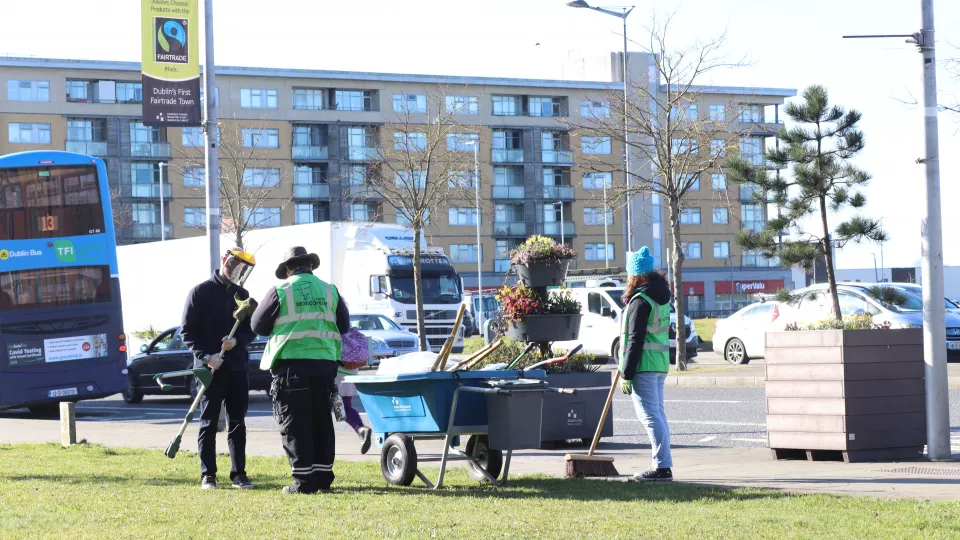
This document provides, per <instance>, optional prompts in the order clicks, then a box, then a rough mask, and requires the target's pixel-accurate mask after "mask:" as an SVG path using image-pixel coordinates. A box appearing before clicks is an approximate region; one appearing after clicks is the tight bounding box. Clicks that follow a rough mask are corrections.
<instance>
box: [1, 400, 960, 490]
mask: <svg viewBox="0 0 960 540" xmlns="http://www.w3.org/2000/svg"><path fill="white" fill-rule="evenodd" d="M196 430H197V428H196V424H194V425H193V426H191V427H190V428H189V429H188V430H187V433H186V435H185V436H184V441H183V446H182V447H181V448H183V449H184V450H190V451H194V452H195V451H196V433H197V431H196ZM175 431H176V427H174V426H172V425H156V424H147V423H118V422H104V421H102V420H101V421H83V420H79V421H78V422H77V433H78V438H80V439H86V440H87V441H88V442H90V443H95V444H103V445H107V446H115V447H130V446H134V447H141V448H152V449H156V450H157V451H162V450H163V449H164V448H166V446H167V443H168V442H169V440H170V438H171V436H172V435H173V434H174V433H175ZM219 437H220V439H219V440H218V446H219V448H222V449H225V448H226V438H225V434H222V433H221V434H219ZM247 439H248V440H247V453H248V454H249V455H261V456H282V455H283V453H282V449H281V447H280V436H279V434H278V433H277V432H276V431H274V430H265V429H248V435H247ZM59 440H60V426H59V422H58V421H56V420H39V419H24V418H0V443H46V442H58V441H59ZM358 442H359V441H358V440H357V438H356V436H355V435H354V434H353V433H352V432H338V433H337V458H338V459H341V460H350V461H377V460H379V459H380V454H379V452H378V451H377V450H376V448H374V449H371V451H370V453H369V454H367V455H366V456H363V455H360V453H359V445H358ZM440 448H441V447H440V445H439V443H438V442H431V441H426V442H418V443H417V450H418V452H419V453H420V454H421V455H424V454H429V453H438V452H439V449H440ZM599 451H600V453H602V454H606V455H613V456H615V458H616V467H617V469H618V470H619V471H620V472H621V473H624V474H629V473H633V472H635V471H639V470H642V469H645V468H647V467H649V464H650V461H649V449H648V448H647V447H637V446H635V445H632V444H631V445H626V444H616V443H610V444H602V445H601V448H600V450H599ZM567 452H574V453H576V452H585V451H584V450H583V449H580V448H574V449H571V450H568V451H567ZM564 453H565V451H563V450H558V451H544V450H529V451H521V452H517V454H516V455H515V456H514V460H513V463H512V464H511V476H513V475H526V474H546V475H552V476H562V475H563V473H564V465H565V464H564V458H563V455H564ZM673 456H674V464H675V468H674V471H675V478H676V480H677V481H680V482H690V483H696V484H701V485H709V486H726V487H754V488H771V489H777V490H784V491H790V492H799V493H831V494H837V495H854V496H870V497H890V498H917V499H928V500H957V499H960V462H950V463H930V462H923V461H918V462H912V463H865V464H844V463H834V462H807V461H775V460H773V459H772V458H771V456H770V451H769V450H766V449H760V448H704V447H695V446H687V447H678V448H674V452H673ZM424 469H425V471H426V474H427V476H428V477H433V478H435V476H436V472H435V471H431V470H429V468H428V467H425V468H424ZM250 472H251V475H253V476H254V478H255V477H256V471H250ZM625 478H626V477H625V476H624V477H621V478H620V479H625Z"/></svg>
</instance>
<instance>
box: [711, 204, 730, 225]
mask: <svg viewBox="0 0 960 540" xmlns="http://www.w3.org/2000/svg"><path fill="white" fill-rule="evenodd" d="M727 223H730V210H729V209H727V208H714V209H713V224H714V225H726V224H727Z"/></svg>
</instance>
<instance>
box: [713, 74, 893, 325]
mask: <svg viewBox="0 0 960 540" xmlns="http://www.w3.org/2000/svg"><path fill="white" fill-rule="evenodd" d="M785 112H786V114H787V116H789V117H790V119H792V120H793V121H794V122H795V123H796V124H797V125H796V126H795V127H793V128H791V129H790V130H787V129H786V128H781V130H780V135H779V137H780V139H781V140H782V142H783V143H784V147H783V148H778V149H773V150H770V151H768V152H767V156H766V158H767V162H769V164H762V165H754V164H751V163H749V162H747V161H746V160H744V159H743V158H741V157H739V156H735V157H732V158H731V159H730V160H729V161H728V163H727V166H728V168H729V170H728V172H727V175H728V176H727V177H728V178H729V179H730V180H731V181H733V182H737V183H741V184H750V185H754V186H756V187H757V188H759V189H758V190H757V192H756V194H755V198H756V200H757V201H758V202H761V203H763V204H766V203H768V202H772V203H773V204H775V205H776V207H777V209H778V216H777V217H775V218H772V219H770V220H769V221H768V222H767V224H766V227H765V228H764V229H763V230H762V231H760V232H754V231H749V230H743V231H741V232H740V234H739V235H738V236H737V243H738V244H740V246H741V247H742V248H743V249H745V250H760V251H761V252H762V253H763V255H764V256H765V257H767V258H773V257H779V258H780V262H781V264H782V265H783V266H784V267H793V266H796V267H802V268H804V269H806V270H810V269H812V268H813V266H814V263H815V261H816V259H817V258H818V257H819V256H821V254H822V255H823V256H824V257H825V258H826V263H827V264H826V266H827V279H828V280H829V284H830V295H831V297H832V301H833V316H834V318H835V319H837V320H840V319H841V318H842V317H841V314H840V302H839V298H838V295H837V280H836V274H835V272H834V261H833V249H832V248H842V247H843V246H845V245H846V244H847V243H848V242H850V241H854V242H861V241H863V240H873V241H875V242H884V241H886V240H887V234H886V233H885V232H883V230H882V229H881V228H880V223H879V222H878V221H877V220H874V219H870V218H866V217H862V216H854V217H851V218H850V219H848V220H846V221H843V222H842V223H840V224H839V225H837V226H836V229H835V230H833V231H831V229H830V220H829V218H830V215H831V214H836V213H839V212H841V211H843V210H844V209H846V208H853V209H862V208H863V207H864V205H865V204H866V202H867V199H866V197H865V196H864V194H863V192H862V191H861V190H862V189H863V188H865V187H866V186H867V184H868V183H869V181H870V175H869V174H868V173H867V172H866V171H863V170H861V169H859V168H857V167H856V166H854V165H853V164H852V163H851V160H852V159H853V158H854V157H855V156H856V155H857V154H859V153H860V152H861V151H862V150H863V147H864V137H863V132H862V131H860V130H859V129H858V128H857V123H858V122H859V121H860V117H861V115H860V112H859V111H856V110H853V109H851V110H849V111H847V110H844V108H843V107H841V106H839V105H831V104H830V100H829V97H828V95H827V90H826V88H824V87H823V86H819V85H813V86H810V87H809V88H807V89H806V90H804V92H803V102H801V103H788V104H787V105H786V107H785ZM771 165H772V166H774V167H776V168H777V169H786V168H790V169H791V175H790V176H791V177H792V179H788V178H784V177H782V176H781V175H780V174H779V172H778V174H776V175H770V174H769V172H768V168H769V167H770V166H771ZM814 215H819V218H820V219H819V225H820V227H819V229H820V230H819V231H817V232H816V233H814V232H812V229H809V230H808V229H807V228H806V227H805V226H804V221H805V219H806V218H808V217H811V216H814Z"/></svg>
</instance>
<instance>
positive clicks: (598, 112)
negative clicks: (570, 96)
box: [580, 100, 610, 118]
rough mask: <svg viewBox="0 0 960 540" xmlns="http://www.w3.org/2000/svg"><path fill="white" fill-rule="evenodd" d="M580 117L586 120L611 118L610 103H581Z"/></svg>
mask: <svg viewBox="0 0 960 540" xmlns="http://www.w3.org/2000/svg"><path fill="white" fill-rule="evenodd" d="M580 116H582V117H584V118H610V102H609V101H589V100H588V101H581V102H580Z"/></svg>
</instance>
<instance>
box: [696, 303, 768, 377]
mask: <svg viewBox="0 0 960 540" xmlns="http://www.w3.org/2000/svg"><path fill="white" fill-rule="evenodd" d="M779 319H780V303H779V302H774V301H770V302H758V303H756V304H750V305H749V306H747V307H745V308H743V309H741V310H740V311H738V312H736V313H734V314H733V315H731V316H729V317H727V318H726V319H720V320H719V321H717V325H716V327H715V328H714V330H713V352H715V353H717V354H720V355H722V356H723V358H724V359H725V360H726V361H727V362H730V363H731V364H737V365H742V364H749V363H750V360H751V359H754V358H763V356H764V349H765V343H766V339H765V335H766V333H767V332H769V331H772V330H782V329H783V324H782V323H780V322H779Z"/></svg>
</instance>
